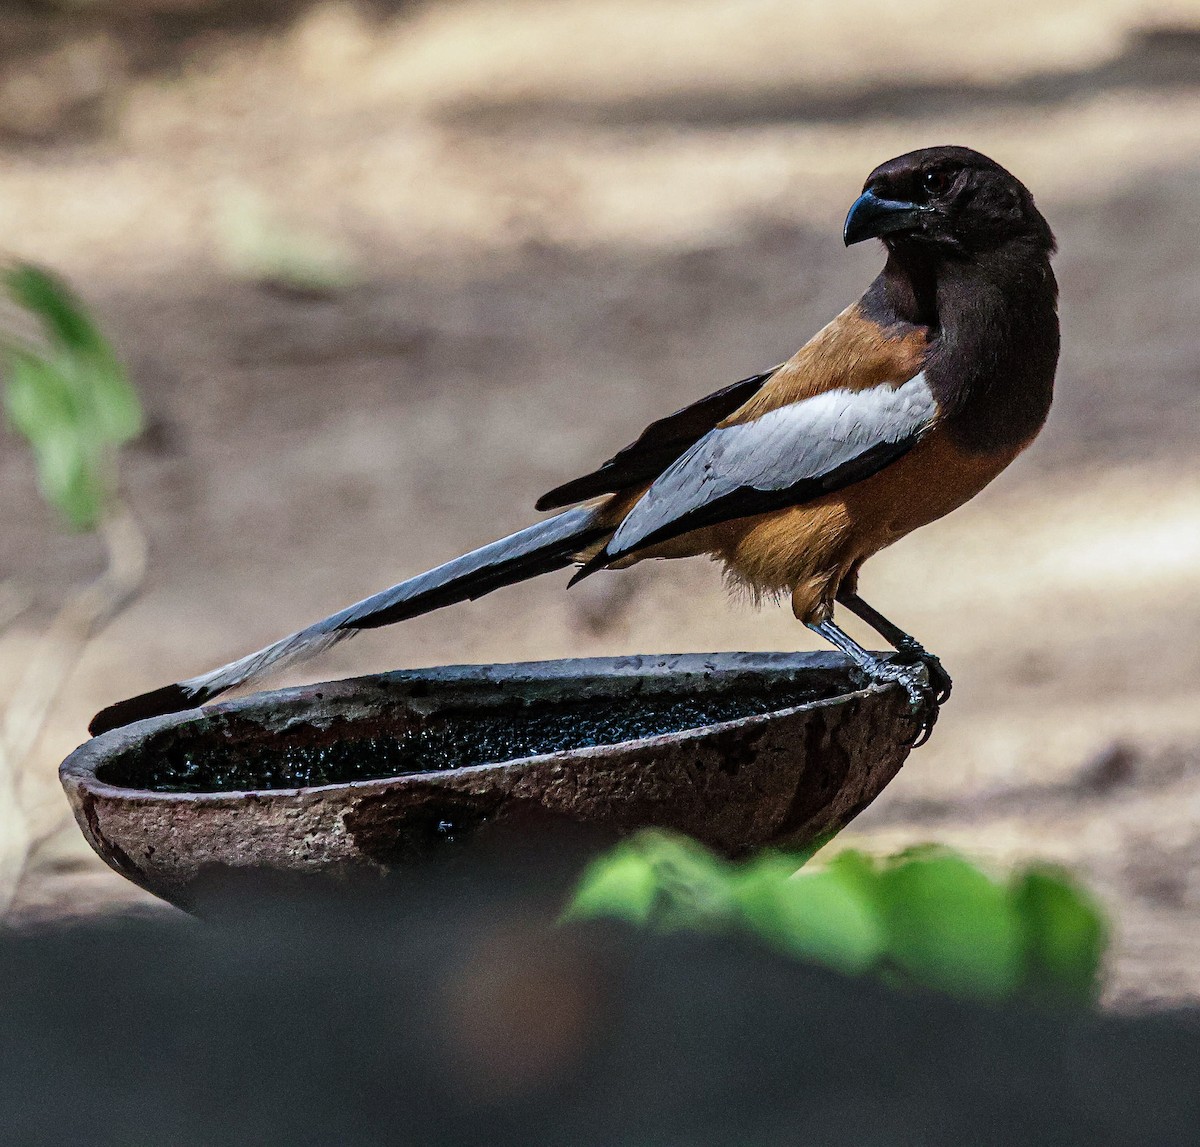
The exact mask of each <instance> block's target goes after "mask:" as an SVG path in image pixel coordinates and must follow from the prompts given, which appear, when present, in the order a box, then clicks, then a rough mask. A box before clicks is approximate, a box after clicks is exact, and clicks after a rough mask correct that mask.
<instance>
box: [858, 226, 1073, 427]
mask: <svg viewBox="0 0 1200 1147" xmlns="http://www.w3.org/2000/svg"><path fill="white" fill-rule="evenodd" d="M914 248H916V245H915V244H913V245H911V246H909V247H908V248H906V249H900V250H896V249H893V250H889V252H888V261H887V265H886V266H885V267H884V269H883V271H882V272H881V273H880V275H879V277H878V278H877V279H876V280H875V282H874V283H872V284H871V287H870V288H869V289H868V291H867V294H866V295H865V296H864V299H863V306H864V309H865V310H866V311H867V313H868V314H869V316H870V317H871V318H872V319H874V320H875V321H876V322H879V323H880V324H881V325H884V326H894V325H904V326H908V325H913V326H918V327H922V328H924V329H925V331H926V332H927V335H928V338H929V343H930V350H929V356H928V358H927V360H926V364H925V372H926V375H927V377H928V378H929V382H930V385H931V387H932V388H933V389H934V392H935V394H936V395H937V397H938V401H939V405H941V406H942V408H943V409H944V410H946V411H947V412H948V414H949V419H950V423H951V425H952V427H954V426H958V427H959V428H960V429H961V433H962V436H963V438H964V443H963V444H964V445H970V446H971V447H972V448H976V449H980V450H984V449H991V448H992V447H997V448H1007V447H1010V446H1012V445H1015V444H1019V445H1024V444H1025V443H1027V442H1028V441H1029V440H1030V439H1032V438H1033V436H1034V435H1035V434H1036V433H1037V431H1038V430H1039V429H1040V428H1041V426H1042V423H1043V422H1044V421H1045V419H1046V415H1047V414H1048V413H1049V410H1050V401H1051V398H1052V395H1053V385H1054V372H1055V368H1056V366H1057V363H1058V346H1059V333H1058V311H1057V302H1058V285H1057V283H1056V282H1055V279H1054V272H1053V271H1052V270H1051V268H1050V254H1049V252H1048V251H1046V250H1045V249H1044V248H1041V247H1036V248H1035V247H1033V246H1032V245H1027V244H1024V243H1021V244H1016V243H1014V244H1011V245H1009V246H1008V247H1004V248H1000V249H996V250H992V251H989V252H987V253H986V254H985V255H983V256H980V257H975V258H973V257H967V256H964V257H962V258H957V257H954V256H949V257H945V256H942V255H940V253H938V252H936V251H935V250H934V249H932V248H926V247H922V248H917V249H914ZM967 439H970V441H969V442H968V441H967Z"/></svg>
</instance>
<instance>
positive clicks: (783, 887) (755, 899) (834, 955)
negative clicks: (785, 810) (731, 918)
mask: <svg viewBox="0 0 1200 1147" xmlns="http://www.w3.org/2000/svg"><path fill="white" fill-rule="evenodd" d="M795 867H796V862H795V861H794V860H789V859H787V858H785V857H768V858H766V859H763V860H760V861H758V862H756V863H753V864H750V865H748V866H747V867H746V868H745V869H744V871H743V872H742V874H741V875H740V877H739V878H738V881H737V890H738V902H739V904H740V905H741V908H742V912H743V914H744V916H745V920H746V923H747V924H748V925H749V926H750V928H751V929H752V930H753V931H754V932H755V933H757V934H758V935H759V936H762V937H763V938H764V939H765V940H767V941H768V942H769V943H771V944H772V945H774V946H775V947H777V948H781V949H782V950H783V951H785V952H789V953H791V954H792V955H795V956H799V957H801V958H802V959H808V960H815V961H817V962H818V963H821V964H826V965H828V966H829V967H832V968H836V969H838V970H840V971H843V972H847V973H850V974H858V973H862V972H866V971H868V970H869V969H871V968H872V967H873V966H874V965H875V964H876V963H877V962H878V960H879V958H880V957H881V956H882V954H883V951H884V945H885V934H884V929H883V923H882V921H881V919H880V915H879V911H878V909H877V906H876V904H875V902H874V899H873V897H872V896H871V892H870V888H869V886H867V885H865V884H864V882H863V881H861V880H860V879H859V877H858V873H857V872H856V871H855V870H854V869H853V868H852V867H851V866H849V865H846V864H842V865H840V866H835V865H834V864H830V865H828V866H826V867H825V868H817V869H812V870H806V869H802V870H801V871H799V872H796V871H795Z"/></svg>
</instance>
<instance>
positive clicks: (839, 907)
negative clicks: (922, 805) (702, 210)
mask: <svg viewBox="0 0 1200 1147" xmlns="http://www.w3.org/2000/svg"><path fill="white" fill-rule="evenodd" d="M802 861H803V857H801V856H795V855H786V854H780V853H767V854H764V855H762V856H760V857H758V858H756V859H754V860H751V861H749V862H747V863H745V864H742V865H732V864H728V863H726V862H725V861H723V860H721V859H719V858H718V857H716V856H714V855H713V854H712V853H710V852H708V851H707V850H706V849H704V848H702V847H701V846H700V845H698V844H696V843H695V842H694V841H691V840H688V839H686V838H684V837H680V836H676V835H672V834H670V833H663V832H643V833H639V834H637V835H636V836H633V837H631V838H630V839H629V840H627V841H626V842H625V843H623V844H622V845H620V846H619V847H618V848H617V849H615V850H614V851H613V852H612V853H610V854H609V855H608V856H605V857H601V858H600V859H599V860H597V861H595V862H594V863H593V864H592V865H591V866H590V867H589V869H588V871H587V873H586V874H585V876H584V879H583V881H582V883H581V885H580V888H579V890H578V892H577V893H576V895H575V898H574V900H573V902H572V904H571V907H570V908H569V909H568V911H567V913H566V915H567V917H568V918H573V919H580V918H587V917H595V916H609V917H616V918H619V919H623V920H628V921H630V922H632V923H634V924H638V925H642V926H645V927H650V928H654V929H655V930H658V931H671V930H676V929H681V928H686V929H694V930H699V931H729V930H730V929H739V928H740V929H742V930H745V931H747V932H750V933H753V934H754V935H756V936H758V937H760V938H761V939H762V940H764V941H765V942H766V943H768V944H771V945H772V946H773V947H775V948H778V949H780V950H782V951H784V952H787V953H789V954H791V955H794V956H797V957H799V958H801V959H805V960H812V961H815V962H818V963H821V964H825V965H827V966H829V967H832V968H836V969H838V970H840V971H843V972H847V973H850V974H861V973H866V972H870V973H873V974H874V975H876V976H878V977H880V978H882V979H885V980H886V981H888V982H890V983H894V984H897V985H905V984H907V985H913V984H921V985H924V986H927V987H932V988H937V989H940V990H943V991H948V992H951V993H954V994H957V995H965V996H974V997H982V998H986V999H996V1000H999V999H1004V998H1007V997H1009V996H1012V995H1014V994H1016V993H1018V992H1024V993H1026V994H1029V995H1033V996H1035V997H1037V998H1041V999H1047V1000H1057V1001H1063V1000H1066V1001H1079V1002H1084V1001H1087V1000H1090V999H1094V998H1095V995H1096V992H1097V990H1098V984H1099V969H1100V964H1101V958H1102V955H1103V951H1104V946H1105V941H1106V932H1105V927H1104V921H1103V917H1102V915H1101V914H1100V912H1099V910H1098V909H1097V908H1096V906H1095V905H1094V904H1093V903H1092V901H1091V900H1090V898H1088V897H1087V895H1086V894H1085V893H1083V892H1082V891H1081V890H1080V889H1078V888H1077V887H1076V886H1075V885H1074V884H1073V883H1072V882H1071V880H1070V879H1069V877H1067V876H1066V875H1065V874H1062V873H1058V872H1055V871H1053V870H1051V869H1047V868H1044V867H1039V868H1034V869H1030V870H1027V871H1025V872H1022V873H1020V874H1018V875H1017V876H1015V877H1013V878H1012V880H1011V881H1010V882H1009V883H1008V884H1001V883H998V882H997V881H995V880H993V879H992V878H991V877H990V876H988V875H987V874H986V873H984V872H982V871H981V870H980V869H978V868H976V867H975V866H974V865H972V864H971V863H970V862H969V861H967V860H965V859H964V858H963V857H961V856H959V855H957V854H956V853H953V852H951V851H949V850H948V849H944V848H939V847H930V846H927V847H922V848H917V849H910V850H907V851H905V852H902V853H900V854H899V855H897V856H895V857H892V858H890V859H887V860H883V861H876V860H874V859H872V858H871V857H869V856H867V855H865V854H863V853H861V852H856V851H853V850H848V851H845V852H841V853H839V854H838V855H837V856H835V857H833V858H832V859H831V860H830V861H829V862H828V863H826V864H824V865H822V866H809V867H805V868H801V867H800V866H801V863H802ZM798 869H799V871H797V870H798Z"/></svg>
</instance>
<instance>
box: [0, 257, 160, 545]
mask: <svg viewBox="0 0 1200 1147" xmlns="http://www.w3.org/2000/svg"><path fill="white" fill-rule="evenodd" d="M0 283H2V284H3V286H4V288H5V289H6V290H7V292H8V294H9V296H10V297H11V298H12V299H13V301H14V302H16V303H17V304H18V305H19V306H21V307H23V308H24V309H25V310H27V311H29V312H30V314H31V315H32V316H33V317H34V318H35V319H36V320H37V321H38V322H39V324H40V326H41V328H42V331H43V335H44V338H45V347H44V348H34V347H29V346H24V345H21V344H19V343H15V342H13V341H12V340H11V339H10V340H8V341H7V343H6V344H5V347H4V350H5V360H6V361H5V366H6V368H7V369H6V374H7V379H6V386H5V388H4V410H5V414H6V416H7V419H8V423H9V425H10V426H11V427H12V429H13V430H15V431H16V432H17V433H18V434H20V435H21V436H22V437H23V438H25V439H26V441H28V443H29V444H30V446H31V448H32V449H33V454H34V458H35V460H36V463H37V470H38V486H39V488H40V489H41V491H42V494H43V496H44V497H45V498H46V499H47V501H49V502H50V503H51V504H52V505H54V506H55V507H56V508H57V509H58V510H59V512H60V513H62V514H63V516H64V517H65V518H66V519H67V521H68V522H69V523H70V524H71V525H72V526H73V527H75V528H77V529H88V528H92V527H94V526H95V525H96V524H97V522H98V521H99V520H100V518H101V516H102V515H103V514H104V511H105V508H106V507H107V505H108V503H109V502H110V500H111V499H112V497H113V496H114V494H115V492H116V479H117V455H118V451H119V449H120V447H121V446H123V445H124V444H125V443H126V442H128V441H129V440H130V439H132V438H133V437H135V436H136V435H137V434H138V433H139V431H140V430H141V427H142V409H141V404H140V403H139V401H138V397H137V394H136V392H135V391H134V389H133V387H132V386H131V385H130V382H129V379H128V377H127V376H126V374H125V371H124V369H123V368H122V367H121V364H120V362H119V361H118V359H117V357H116V355H115V353H114V352H113V350H112V347H111V346H110V345H109V343H108V341H107V340H106V339H105V338H104V336H103V335H102V334H101V332H100V329H99V327H98V326H97V325H96V323H95V322H94V321H93V320H92V318H91V316H90V315H89V314H88V312H87V308H86V307H85V306H84V305H83V303H82V302H81V301H80V300H79V299H78V298H77V297H76V295H75V294H74V293H73V292H72V291H71V289H70V288H69V287H68V286H67V285H66V284H65V283H64V282H63V281H62V280H61V279H59V278H58V277H57V276H55V275H53V274H51V273H50V272H48V271H45V270H42V269H41V268H39V267H34V266H32V265H30V264H24V263H23V264H18V265H16V266H13V267H10V268H8V269H7V270H5V271H3V272H2V273H0Z"/></svg>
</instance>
